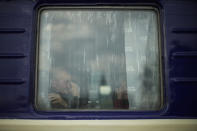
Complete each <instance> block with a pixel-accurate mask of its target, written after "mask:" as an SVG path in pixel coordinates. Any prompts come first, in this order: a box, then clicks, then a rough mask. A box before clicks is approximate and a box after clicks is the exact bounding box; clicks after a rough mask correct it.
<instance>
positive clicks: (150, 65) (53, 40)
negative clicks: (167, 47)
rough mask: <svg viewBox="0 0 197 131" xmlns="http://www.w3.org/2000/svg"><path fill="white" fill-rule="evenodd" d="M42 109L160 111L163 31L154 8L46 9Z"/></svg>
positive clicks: (41, 55) (39, 77)
mask: <svg viewBox="0 0 197 131" xmlns="http://www.w3.org/2000/svg"><path fill="white" fill-rule="evenodd" d="M39 22H40V23H39V39H38V67H37V72H38V73H37V96H36V106H37V108H38V109H40V110H65V111H66V110H75V109H77V110H131V111H141V110H159V109H160V107H161V104H162V102H161V101H162V100H161V96H162V95H161V90H162V88H161V84H160V67H159V65H160V64H159V63H160V62H159V35H158V34H159V33H158V32H159V31H158V18H157V12H156V11H154V10H153V9H115V8H113V9H102V8H99V9H68V8H57V9H56V8H48V9H43V10H42V11H41V13H40V16H39Z"/></svg>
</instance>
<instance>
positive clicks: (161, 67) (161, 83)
mask: <svg viewBox="0 0 197 131" xmlns="http://www.w3.org/2000/svg"><path fill="white" fill-rule="evenodd" d="M51 9H55V10H61V9H65V10H80V9H86V10H91V9H92V10H152V11H154V12H155V13H156V17H157V25H156V26H157V37H158V42H157V43H158V50H157V51H158V58H157V59H158V61H159V67H158V68H159V69H158V71H159V88H160V97H161V99H160V108H159V109H158V110H135V111H134V110H129V109H126V110H125V109H118V110H117V109H115V110H113V109H112V110H106V109H99V110H96V109H62V110H61V109H60V110H40V109H39V107H38V104H37V101H38V78H39V71H38V69H39V48H40V46H39V44H40V43H39V40H40V26H41V25H40V19H41V12H42V11H44V10H51ZM160 15H161V14H160V10H159V8H157V7H155V6H152V5H148V6H136V5H129V6H84V5H79V6H64V5H55V6H54V5H47V6H41V7H39V8H38V10H37V12H36V16H37V21H36V22H37V23H36V24H37V25H36V51H35V52H36V57H35V82H34V84H35V85H34V103H33V107H34V109H35V110H36V111H38V112H48V113H52V112H57V113H69V112H78V113H80V112H81V113H82V112H115V113H117V112H131V113H136V112H141V113H146V112H155V113H157V112H160V111H162V110H163V109H164V106H165V102H164V99H165V98H164V96H165V89H164V79H163V78H164V76H163V74H164V73H163V72H164V64H163V62H162V61H163V60H162V54H163V50H164V49H162V47H163V46H162V36H161V34H162V32H161V18H160V17H161V16H160ZM117 115H118V114H117Z"/></svg>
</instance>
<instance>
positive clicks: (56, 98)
mask: <svg viewBox="0 0 197 131" xmlns="http://www.w3.org/2000/svg"><path fill="white" fill-rule="evenodd" d="M49 100H50V102H51V103H52V104H60V105H62V106H64V107H65V108H66V107H68V104H67V103H66V101H64V100H63V99H62V97H61V96H60V95H59V94H57V93H50V94H49Z"/></svg>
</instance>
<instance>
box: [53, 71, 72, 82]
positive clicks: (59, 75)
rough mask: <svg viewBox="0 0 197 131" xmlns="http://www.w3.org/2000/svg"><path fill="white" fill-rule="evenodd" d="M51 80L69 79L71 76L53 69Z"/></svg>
mask: <svg viewBox="0 0 197 131" xmlns="http://www.w3.org/2000/svg"><path fill="white" fill-rule="evenodd" d="M53 80H71V76H70V75H69V74H68V73H67V72H65V71H59V70H58V71H54V72H53Z"/></svg>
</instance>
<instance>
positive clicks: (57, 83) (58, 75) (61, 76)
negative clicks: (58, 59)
mask: <svg viewBox="0 0 197 131" xmlns="http://www.w3.org/2000/svg"><path fill="white" fill-rule="evenodd" d="M51 88H52V90H55V91H56V92H59V93H68V92H69V91H70V90H71V88H72V85H71V76H70V75H69V74H68V73H67V72H66V71H65V70H61V69H55V70H53V71H52V81H51Z"/></svg>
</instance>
